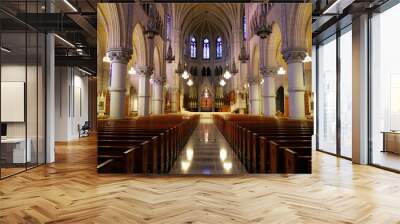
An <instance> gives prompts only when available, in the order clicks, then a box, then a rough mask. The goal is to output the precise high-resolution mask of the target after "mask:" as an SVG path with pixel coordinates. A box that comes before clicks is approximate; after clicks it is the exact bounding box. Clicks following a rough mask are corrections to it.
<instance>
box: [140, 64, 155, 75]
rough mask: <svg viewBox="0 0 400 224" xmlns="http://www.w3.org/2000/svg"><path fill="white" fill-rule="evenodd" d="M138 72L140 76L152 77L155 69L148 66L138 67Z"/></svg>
mask: <svg viewBox="0 0 400 224" xmlns="http://www.w3.org/2000/svg"><path fill="white" fill-rule="evenodd" d="M136 71H137V75H138V76H147V77H150V76H151V75H152V74H153V67H150V66H147V65H136Z"/></svg>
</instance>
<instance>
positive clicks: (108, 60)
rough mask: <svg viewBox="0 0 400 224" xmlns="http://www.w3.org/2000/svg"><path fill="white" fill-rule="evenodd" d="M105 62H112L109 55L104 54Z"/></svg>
mask: <svg viewBox="0 0 400 224" xmlns="http://www.w3.org/2000/svg"><path fill="white" fill-rule="evenodd" d="M103 62H105V63H111V60H110V58H109V57H107V56H104V57H103Z"/></svg>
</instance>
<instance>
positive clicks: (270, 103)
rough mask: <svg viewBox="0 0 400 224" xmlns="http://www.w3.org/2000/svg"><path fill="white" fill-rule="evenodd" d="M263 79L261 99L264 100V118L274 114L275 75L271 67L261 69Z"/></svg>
mask: <svg viewBox="0 0 400 224" xmlns="http://www.w3.org/2000/svg"><path fill="white" fill-rule="evenodd" d="M261 73H262V75H263V77H264V84H263V98H264V116H275V114H276V96H275V73H276V69H275V68H273V67H264V68H263V69H261Z"/></svg>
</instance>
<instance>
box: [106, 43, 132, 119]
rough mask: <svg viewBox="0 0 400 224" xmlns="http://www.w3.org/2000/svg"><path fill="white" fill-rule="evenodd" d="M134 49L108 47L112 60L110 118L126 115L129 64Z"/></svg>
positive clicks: (119, 117) (108, 53)
mask: <svg viewBox="0 0 400 224" xmlns="http://www.w3.org/2000/svg"><path fill="white" fill-rule="evenodd" d="M131 54H132V51H131V50H130V49H124V48H113V49H108V51H107V56H108V57H109V58H110V60H111V86H110V118H112V119H122V118H124V117H125V92H126V75H127V65H128V61H129V59H130V58H131Z"/></svg>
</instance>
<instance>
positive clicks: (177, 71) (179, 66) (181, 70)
mask: <svg viewBox="0 0 400 224" xmlns="http://www.w3.org/2000/svg"><path fill="white" fill-rule="evenodd" d="M175 72H176V73H177V74H181V73H182V72H183V68H182V64H181V62H178V67H177V68H176V70H175Z"/></svg>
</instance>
